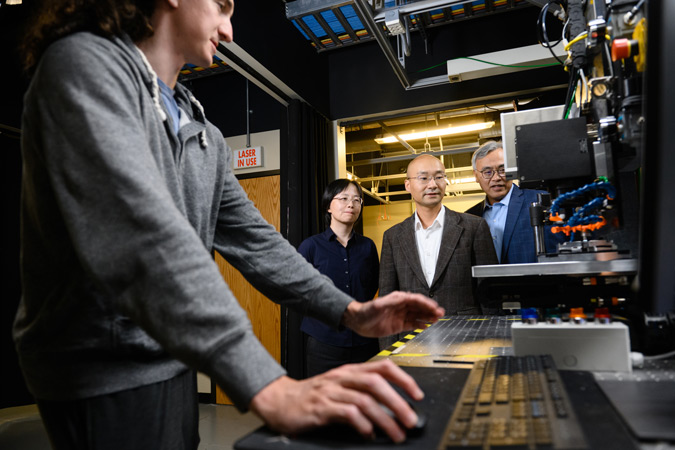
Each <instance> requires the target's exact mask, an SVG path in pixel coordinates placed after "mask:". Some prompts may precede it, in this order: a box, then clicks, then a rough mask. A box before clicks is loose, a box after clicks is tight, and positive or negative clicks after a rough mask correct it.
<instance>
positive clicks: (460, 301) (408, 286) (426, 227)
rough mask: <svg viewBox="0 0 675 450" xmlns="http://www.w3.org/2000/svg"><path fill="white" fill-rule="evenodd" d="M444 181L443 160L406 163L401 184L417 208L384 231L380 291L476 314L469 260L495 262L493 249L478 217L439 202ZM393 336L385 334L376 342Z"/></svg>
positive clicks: (420, 159)
mask: <svg viewBox="0 0 675 450" xmlns="http://www.w3.org/2000/svg"><path fill="white" fill-rule="evenodd" d="M447 182H448V180H447V178H446V176H445V166H444V165H443V163H442V162H441V161H440V160H439V159H438V158H436V157H434V156H431V155H420V156H418V157H417V158H415V159H414V160H412V161H411V162H410V164H409V165H408V171H407V178H406V180H405V188H406V190H407V191H408V192H410V194H411V195H412V198H413V201H414V202H415V206H416V211H415V213H414V214H413V215H412V216H410V217H409V218H407V219H406V220H404V221H403V222H401V223H399V224H398V225H394V226H393V227H391V228H390V229H389V230H387V231H386V232H385V233H384V237H383V238H382V255H381V261H380V294H379V295H386V294H388V293H389V292H392V291H396V290H401V291H409V292H419V293H423V294H424V295H426V296H428V297H431V298H433V299H434V300H436V301H437V302H438V304H439V305H440V306H442V307H443V308H445V311H446V314H480V313H481V309H480V305H479V303H478V301H477V299H476V296H475V293H476V287H477V286H476V280H474V279H473V278H472V277H471V266H475V265H484V264H498V261H497V255H496V253H495V249H494V245H493V244H492V237H491V235H490V228H489V227H488V225H487V223H486V222H485V220H484V219H483V218H481V217H476V216H472V215H469V214H464V213H458V212H455V211H451V210H450V209H448V208H446V207H444V206H443V204H442V200H443V196H444V195H445V188H446V185H447ZM393 342H395V340H393V339H392V337H389V338H384V339H382V340H380V346H381V347H385V346H388V345H389V344H391V343H393Z"/></svg>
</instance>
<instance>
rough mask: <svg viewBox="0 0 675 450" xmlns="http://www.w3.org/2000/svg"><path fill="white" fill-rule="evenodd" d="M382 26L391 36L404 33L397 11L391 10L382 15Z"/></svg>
mask: <svg viewBox="0 0 675 450" xmlns="http://www.w3.org/2000/svg"><path fill="white" fill-rule="evenodd" d="M384 24H385V25H386V26H387V29H388V30H389V32H390V33H391V34H392V35H397V34H403V33H405V26H404V25H403V21H402V20H401V15H400V13H399V12H398V9H392V10H391V11H387V12H385V13H384Z"/></svg>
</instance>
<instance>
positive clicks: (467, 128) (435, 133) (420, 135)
mask: <svg viewBox="0 0 675 450" xmlns="http://www.w3.org/2000/svg"><path fill="white" fill-rule="evenodd" d="M494 125H495V123H494V121H490V122H483V123H474V124H472V125H462V126H459V127H447V128H437V129H434V130H428V131H419V132H415V133H406V134H399V135H398V137H400V138H401V139H403V140H404V141H414V140H416V139H425V138H432V137H439V136H450V135H453V134H460V133H469V132H471V131H480V130H485V129H487V128H491V127H493V126H494ZM375 142H377V143H378V144H392V143H394V142H397V139H396V138H395V137H394V136H388V137H384V138H377V139H375Z"/></svg>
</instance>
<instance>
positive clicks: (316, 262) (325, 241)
mask: <svg viewBox="0 0 675 450" xmlns="http://www.w3.org/2000/svg"><path fill="white" fill-rule="evenodd" d="M298 251H299V252H300V254H301V255H302V256H304V257H305V259H306V260H307V261H309V262H310V263H311V264H312V265H313V266H314V267H315V268H316V269H317V270H318V271H319V272H321V273H322V274H324V275H326V276H328V278H330V279H331V280H333V283H334V284H335V286H337V287H338V288H339V289H340V290H342V291H343V292H345V293H347V294H349V295H350V296H352V297H353V298H354V299H355V300H358V301H360V302H365V301H368V300H371V299H372V298H373V297H374V296H375V294H376V293H377V288H378V284H379V278H380V262H379V259H378V256H377V248H376V247H375V243H374V242H373V241H372V240H370V239H369V238H367V237H365V236H361V235H360V234H356V233H353V234H352V237H351V238H350V239H349V241H348V243H347V247H344V246H343V245H342V244H341V243H340V241H338V240H337V236H336V235H335V233H334V232H333V230H331V229H330V228H328V229H327V230H326V231H324V232H323V233H321V234H316V235H314V236H312V237H310V238H307V239H305V240H304V241H303V242H302V244H300V247H299V248H298ZM301 329H302V331H304V332H305V333H307V334H309V335H310V336H312V337H313V338H314V339H316V340H318V341H320V342H323V343H324V344H330V345H335V346H338V347H354V346H358V345H363V344H366V343H369V342H371V341H372V340H373V339H372V338H364V337H363V336H359V335H358V334H356V333H355V332H353V331H352V330H350V329H344V330H341V331H337V330H335V329H333V328H331V327H330V326H328V325H326V324H324V323H323V322H321V321H319V320H316V319H314V318H311V317H305V318H304V319H303V320H302V327H301Z"/></svg>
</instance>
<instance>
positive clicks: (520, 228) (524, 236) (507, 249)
mask: <svg viewBox="0 0 675 450" xmlns="http://www.w3.org/2000/svg"><path fill="white" fill-rule="evenodd" d="M511 189H513V192H512V193H511V200H510V201H509V210H508V212H507V214H506V224H505V226H504V239H503V243H502V258H501V263H502V264H519V263H533V262H537V253H536V250H535V247H534V230H533V229H532V225H530V204H531V203H532V202H536V201H537V193H539V192H545V191H537V190H534V189H521V188H519V187H518V186H517V185H515V184H513V185H512V186H511ZM484 209H485V201H482V202H480V203H478V204H477V205H474V206H472V207H471V208H470V209H468V210H467V211H466V212H467V213H468V214H473V215H475V216H479V217H483V211H484ZM563 240H564V235H554V234H553V233H551V230H550V227H546V229H545V232H544V241H545V242H546V252H547V253H555V252H556V246H557V244H558V242H562V241H563Z"/></svg>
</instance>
